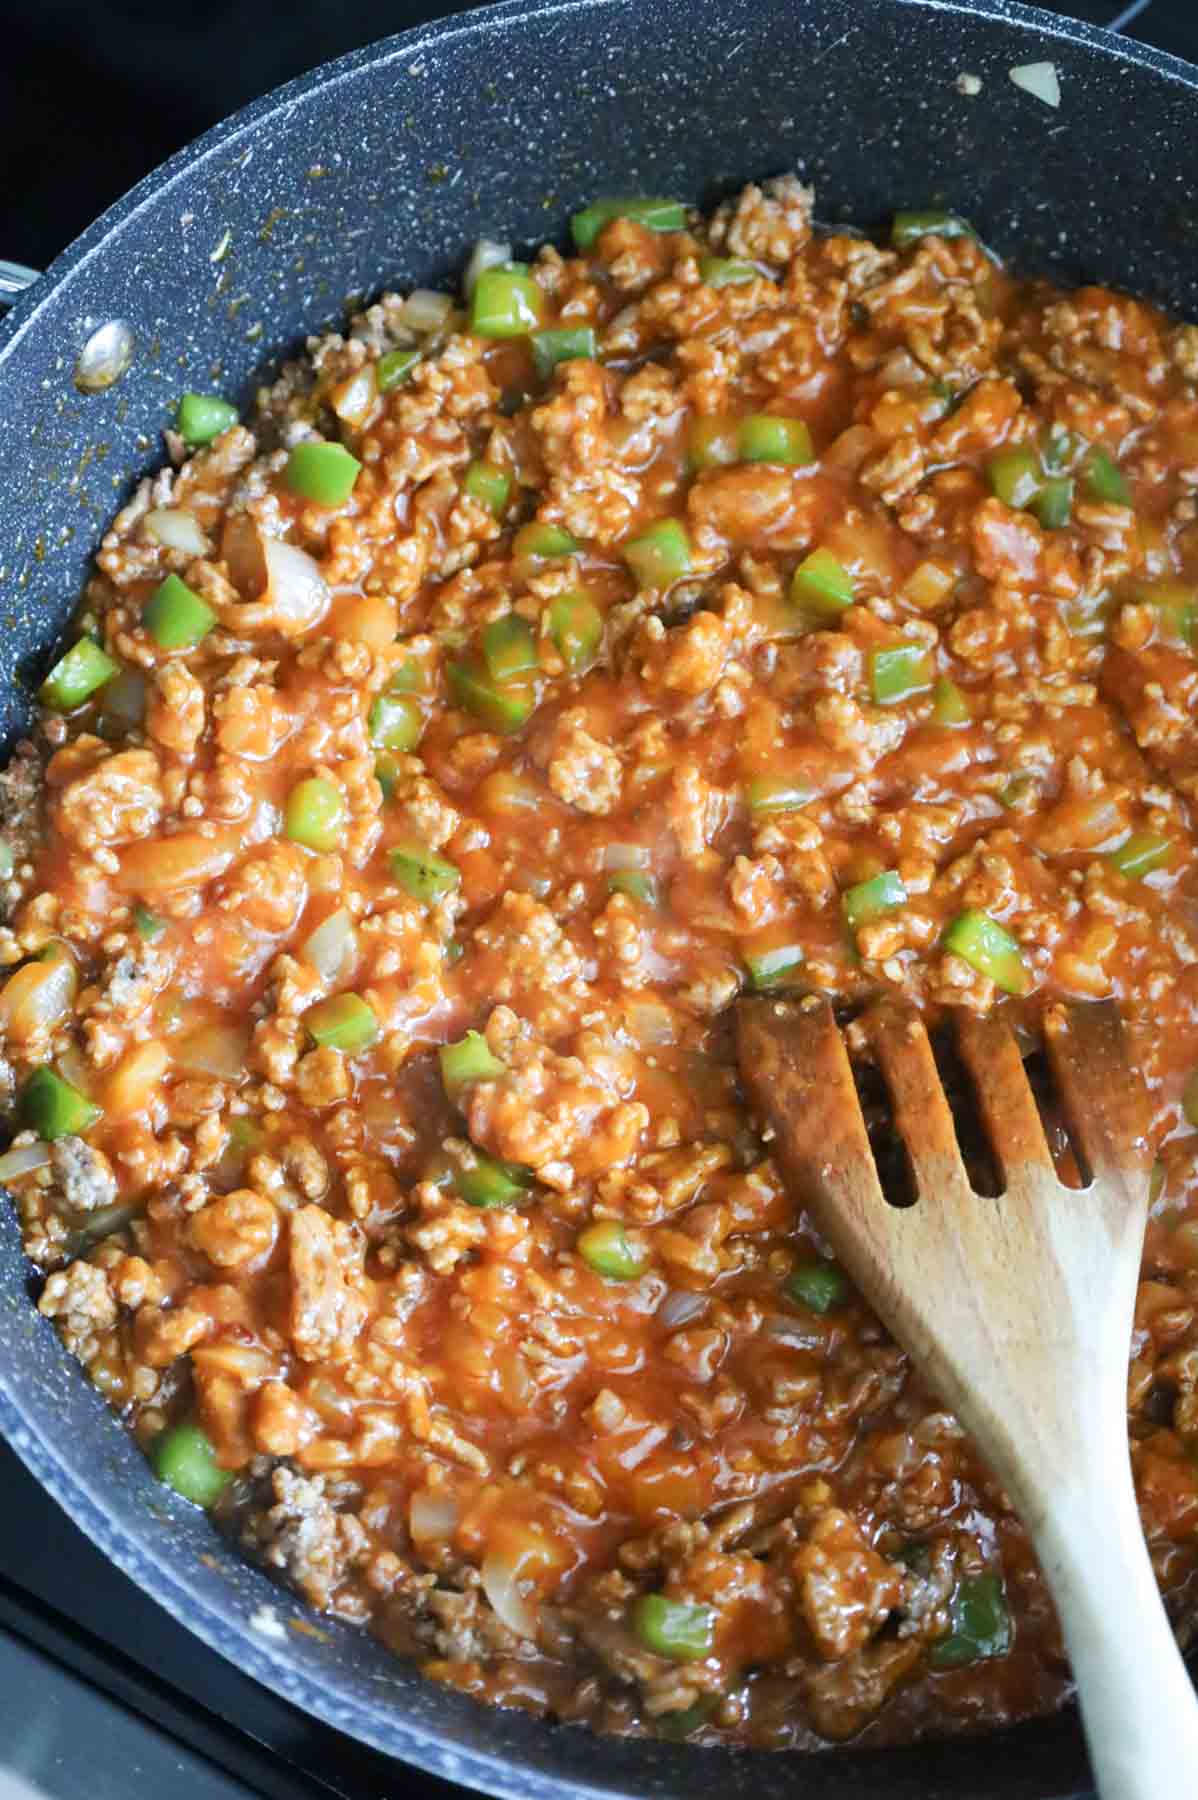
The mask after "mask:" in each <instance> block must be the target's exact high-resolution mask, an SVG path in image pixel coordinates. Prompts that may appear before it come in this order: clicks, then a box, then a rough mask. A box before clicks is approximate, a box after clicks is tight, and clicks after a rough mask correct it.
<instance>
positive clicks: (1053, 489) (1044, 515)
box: [1031, 475, 1073, 531]
mask: <svg viewBox="0 0 1198 1800" xmlns="http://www.w3.org/2000/svg"><path fill="white" fill-rule="evenodd" d="M1031 509H1032V511H1033V512H1034V513H1035V515H1036V517H1037V518H1038V519H1039V521H1040V523H1041V525H1043V527H1044V529H1045V531H1059V530H1060V528H1061V526H1062V525H1068V523H1069V520H1070V518H1071V517H1072V515H1073V478H1072V476H1069V475H1053V476H1051V477H1050V478H1049V479H1048V480H1045V481H1043V482H1041V484H1040V491H1039V493H1038V494H1036V496H1035V497H1034V499H1033V500H1032V502H1031Z"/></svg>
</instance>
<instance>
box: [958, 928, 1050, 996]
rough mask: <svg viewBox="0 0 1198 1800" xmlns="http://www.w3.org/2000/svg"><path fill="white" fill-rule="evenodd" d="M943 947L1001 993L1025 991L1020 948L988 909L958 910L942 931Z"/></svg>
mask: <svg viewBox="0 0 1198 1800" xmlns="http://www.w3.org/2000/svg"><path fill="white" fill-rule="evenodd" d="M944 947H945V949H946V950H951V951H952V952H953V954H954V955H955V956H959V957H961V958H962V959H963V960H964V961H965V962H967V963H968V964H969V966H970V968H971V969H976V970H977V972H978V974H979V975H985V976H988V977H989V979H990V980H991V981H992V982H993V983H994V985H995V987H999V988H1001V989H1002V990H1003V992H1004V993H1005V994H1026V993H1027V991H1028V988H1029V987H1030V986H1031V976H1030V973H1029V971H1028V966H1027V964H1026V963H1025V962H1024V960H1023V952H1022V950H1021V949H1020V948H1019V945H1018V944H1017V943H1016V941H1015V939H1014V938H1013V937H1012V936H1011V935H1010V933H1009V932H1007V931H1004V930H1003V928H1002V926H1001V925H1000V924H999V923H998V921H997V920H996V919H992V918H991V917H990V914H989V913H985V912H977V911H974V910H972V909H971V910H970V911H968V912H963V913H960V914H959V915H958V917H957V918H955V919H954V920H953V922H952V924H951V925H950V926H949V928H948V930H947V931H946V932H945V934H944Z"/></svg>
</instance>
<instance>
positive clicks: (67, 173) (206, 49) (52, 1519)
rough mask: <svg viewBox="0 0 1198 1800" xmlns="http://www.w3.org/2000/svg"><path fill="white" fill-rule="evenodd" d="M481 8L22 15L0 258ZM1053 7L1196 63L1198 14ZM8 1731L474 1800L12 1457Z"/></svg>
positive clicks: (32, 1776)
mask: <svg viewBox="0 0 1198 1800" xmlns="http://www.w3.org/2000/svg"><path fill="white" fill-rule="evenodd" d="M468 3H469V0H441V3H440V4H436V0H428V4H427V5H426V6H421V4H420V0H359V4H358V5H357V6H356V7H354V8H353V9H352V12H351V10H350V9H347V8H341V7H330V6H328V5H327V4H326V3H325V0H289V5H288V7H287V8H286V12H285V15H284V12H283V11H282V9H277V8H275V7H273V6H272V5H271V4H270V0H206V4H205V6H204V7H203V8H202V9H196V11H195V12H194V13H193V12H191V11H189V10H188V9H182V8H177V7H163V8H159V7H157V6H155V5H154V4H151V0H93V3H92V4H91V5H89V6H88V7H86V8H82V9H81V8H79V7H78V5H77V0H38V4H37V6H36V7H24V8H22V9H21V16H20V17H19V18H17V17H16V16H15V10H16V9H13V12H14V16H12V17H9V18H6V19H5V20H4V42H5V50H6V52H7V54H6V56H5V58H4V61H3V64H0V257H7V258H10V259H12V260H14V261H19V262H25V263H29V264H31V265H33V266H34V267H40V266H44V264H45V263H47V262H48V261H49V260H50V259H51V258H52V257H53V255H54V254H55V253H56V251H57V250H59V249H60V248H61V247H62V246H63V244H65V243H67V242H69V241H70V239H71V238H73V237H74V236H76V234H77V233H78V232H79V231H81V230H82V229H83V227H84V226H85V225H87V224H88V223H89V222H90V221H91V219H92V218H93V217H95V215H96V214H97V213H99V212H100V211H101V210H102V209H103V208H104V207H105V206H107V205H108V204H109V203H110V202H111V201H112V200H114V199H116V198H117V196H118V195H119V194H120V193H121V192H123V191H124V189H125V188H127V187H128V186H130V185H131V184H132V183H133V182H134V181H136V180H137V179H138V178H139V177H140V176H141V175H143V174H144V173H145V172H146V171H147V170H149V169H151V168H153V167H154V166H155V165H156V164H157V163H159V162H161V161H162V159H163V158H164V157H165V156H167V155H168V154H169V153H170V152H171V151H172V150H174V149H175V148H176V147H177V146H178V145H180V144H183V143H186V142H187V141H188V140H189V139H191V138H193V137H195V136H196V135H197V134H198V133H199V132H200V131H202V130H204V129H206V128H207V126H209V125H211V124H214V123H215V122H216V121H217V120H218V119H219V118H221V117H223V116H224V115H225V114H227V113H229V112H231V111H233V110H234V109H235V108H236V107H238V106H240V105H242V104H243V103H244V102H245V101H246V100H249V99H251V98H252V97H253V96H255V95H257V94H260V93H263V92H265V91H266V90H267V89H269V88H272V87H275V86H277V85H278V83H279V82H281V81H284V80H287V79H288V78H289V77H291V76H293V75H297V74H299V73H301V72H302V71H303V70H304V69H307V68H310V67H312V66H313V65H314V64H316V63H318V62H322V61H324V60H326V59H328V58H329V57H332V56H336V55H339V54H341V53H342V52H343V51H346V50H350V49H353V48H355V47H356V46H358V45H359V44H364V43H369V42H370V41H372V40H373V39H374V38H377V37H382V36H385V35H386V34H387V33H389V32H392V31H397V30H400V29H402V28H403V27H404V26H407V25H411V24H415V23H417V22H419V20H420V19H421V18H422V17H425V16H431V15H432V14H433V13H434V12H441V13H444V12H446V11H455V10H461V9H462V7H463V5H464V4H468ZM849 3H850V4H851V3H852V0H849ZM8 10H9V9H8V8H7V7H6V8H5V11H6V12H7V11H8ZM1056 10H1058V11H1060V12H1065V13H1069V14H1071V15H1072V16H1073V17H1074V18H1080V19H1085V20H1087V21H1089V22H1090V23H1092V24H1107V25H1112V24H1118V25H1119V27H1120V28H1121V29H1124V30H1126V31H1127V33H1128V34H1129V35H1131V36H1135V37H1138V38H1142V39H1144V40H1145V41H1147V42H1149V43H1152V44H1155V45H1157V46H1158V47H1159V48H1160V49H1163V50H1171V51H1173V52H1174V53H1175V54H1177V55H1180V56H1188V57H1189V58H1190V59H1191V60H1192V61H1195V62H1198V9H1196V8H1195V7H1194V0H1071V3H1070V4H1068V5H1059V6H1058V7H1057V9H1056ZM201 21H202V23H201ZM0 1719H2V1720H3V1729H2V1730H0V1795H3V1796H5V1797H7V1796H9V1795H10V1794H11V1795H12V1796H13V1797H14V1800H17V1797H19V1796H25V1797H26V1800H35V1797H45V1800H82V1797H84V1796H86V1800H129V1797H130V1796H131V1795H140V1794H143V1793H144V1794H147V1795H148V1794H153V1795H154V1796H155V1800H176V1797H179V1800H182V1797H184V1796H185V1797H186V1800H251V1797H252V1796H253V1795H259V1796H265V1797H266V1800H330V1797H333V1796H335V1797H336V1800H380V1796H383V1795H386V1794H390V1793H393V1792H396V1791H399V1792H402V1794H403V1795H404V1797H405V1800H467V1796H466V1795H465V1792H464V1790H462V1789H460V1788H454V1787H450V1786H449V1785H448V1784H446V1783H445V1782H441V1781H437V1780H435V1779H434V1778H432V1777H431V1776H427V1775H423V1774H420V1773H419V1772H417V1771H415V1770H410V1769H405V1770H403V1771H402V1772H400V1771H398V1770H397V1766H396V1764H395V1763H393V1762H392V1761H390V1760H389V1759H388V1758H387V1757H384V1756H381V1755H378V1754H377V1753H375V1752H373V1751H371V1750H367V1749H365V1748H363V1747H362V1746H361V1745H359V1744H357V1743H355V1742H353V1741H352V1740H351V1739H349V1738H346V1737H343V1736H342V1735H341V1734H340V1733H338V1732H336V1731H333V1730H331V1729H330V1728H329V1727H327V1726H325V1725H322V1724H320V1723H318V1722H317V1721H315V1720H313V1719H311V1718H309V1717H308V1716H307V1715H306V1714H304V1713H301V1712H299V1711H297V1710H296V1709H295V1708H294V1707H292V1706H290V1705H289V1704H288V1703H287V1702H286V1701H284V1700H280V1699H278V1698H277V1697H276V1696H275V1695H274V1694H272V1693H270V1692H268V1691H267V1689H265V1688H263V1687H261V1686H259V1685H258V1683H257V1682H254V1681H251V1680H250V1679H249V1678H248V1677H246V1676H244V1675H242V1674H240V1673H239V1672H238V1670H237V1669H235V1668H234V1667H233V1666H232V1665H231V1664H230V1663H227V1662H226V1661H225V1660H224V1658H223V1657H220V1656H217V1655H216V1653H215V1652H214V1651H211V1650H209V1649H208V1648H207V1647H206V1646H205V1645H203V1644H201V1643H200V1642H199V1640H198V1639H197V1638H194V1637H193V1636H192V1635H191V1634H190V1633H189V1632H187V1631H185V1630H184V1628H183V1627H182V1626H180V1625H177V1624H176V1623H175V1622H174V1621H173V1620H172V1619H170V1618H169V1617H168V1616H167V1614H166V1613H165V1612H163V1611H162V1610H161V1609H160V1608H159V1607H158V1606H157V1605H156V1604H155V1603H154V1602H153V1601H152V1600H150V1599H148V1598H147V1597H146V1595H144V1594H143V1593H142V1592H141V1591H140V1589H138V1588H137V1587H135V1586H134V1585H133V1584H132V1583H131V1582H130V1581H129V1580H127V1579H126V1577H125V1576H124V1575H122V1574H121V1573H120V1572H119V1571H118V1570H117V1569H115V1568H114V1567H113V1566H112V1565H111V1564H110V1563H109V1562H108V1561H107V1560H106V1559H105V1558H104V1557H103V1556H102V1555H101V1554H100V1553H99V1552H98V1551H97V1550H95V1549H94V1548H93V1547H92V1545H91V1544H90V1543H89V1542H88V1541H87V1539H86V1538H84V1537H83V1536H82V1534H81V1533H80V1532H79V1531H77V1530H76V1528H75V1526H74V1525H72V1524H71V1522H70V1521H69V1520H68V1519H67V1517H66V1516H65V1514H63V1513H62V1512H60V1511H59V1510H58V1508H57V1507H56V1506H55V1505H54V1503H53V1502H52V1501H50V1500H49V1499H47V1497H46V1495H45V1494H44V1493H43V1492H42V1490H41V1489H40V1488H39V1487H38V1485H37V1484H36V1483H35V1482H34V1481H33V1479H32V1478H31V1477H30V1476H29V1475H28V1474H27V1473H26V1471H25V1469H24V1467H23V1466H22V1465H21V1464H20V1463H19V1462H18V1461H17V1459H16V1457H15V1456H13V1455H12V1453H11V1452H10V1451H8V1450H7V1449H6V1448H5V1447H4V1446H3V1445H2V1444H0ZM397 1776H398V1781H397Z"/></svg>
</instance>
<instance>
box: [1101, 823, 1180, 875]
mask: <svg viewBox="0 0 1198 1800" xmlns="http://www.w3.org/2000/svg"><path fill="white" fill-rule="evenodd" d="M1172 860H1173V844H1172V840H1171V839H1169V838H1167V837H1162V836H1161V835H1160V833H1159V832H1157V831H1133V832H1132V834H1131V836H1130V837H1129V838H1128V839H1127V840H1126V842H1125V843H1122V844H1120V846H1119V848H1118V849H1117V850H1112V851H1111V853H1110V855H1109V856H1108V857H1107V861H1108V862H1109V863H1110V865H1111V867H1112V868H1113V869H1118V871H1119V873H1120V875H1126V876H1127V878H1128V880H1129V881H1139V880H1141V879H1142V877H1143V876H1145V875H1151V874H1152V871H1153V870H1154V869H1166V868H1168V866H1169V864H1170V863H1171V862H1172Z"/></svg>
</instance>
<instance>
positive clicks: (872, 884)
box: [841, 869, 907, 931]
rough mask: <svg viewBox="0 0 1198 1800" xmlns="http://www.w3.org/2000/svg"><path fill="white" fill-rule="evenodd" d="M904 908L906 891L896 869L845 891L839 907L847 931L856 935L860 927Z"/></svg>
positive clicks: (884, 871)
mask: <svg viewBox="0 0 1198 1800" xmlns="http://www.w3.org/2000/svg"><path fill="white" fill-rule="evenodd" d="M906 904H907V890H906V888H905V886H904V885H903V878H902V876H901V875H900V874H899V872H898V870H897V869H883V871H882V873H881V874H880V875H873V876H871V877H870V879H869V880H868V881H859V882H858V883H857V885H856V887H851V888H847V889H846V890H845V892H844V894H843V895H842V896H841V905H842V906H843V907H844V916H845V919H846V920H847V921H848V927H849V930H850V931H859V930H860V929H861V927H862V925H872V924H873V922H874V920H875V919H880V918H882V917H883V916H884V915H885V914H886V913H888V912H894V910H895V909H896V907H899V906H906Z"/></svg>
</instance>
